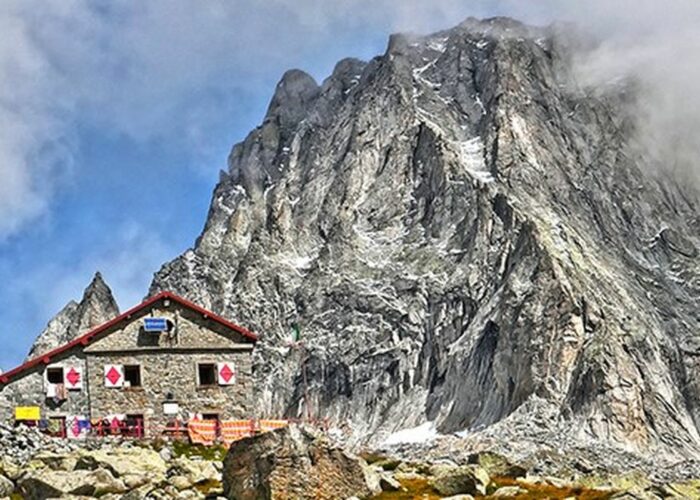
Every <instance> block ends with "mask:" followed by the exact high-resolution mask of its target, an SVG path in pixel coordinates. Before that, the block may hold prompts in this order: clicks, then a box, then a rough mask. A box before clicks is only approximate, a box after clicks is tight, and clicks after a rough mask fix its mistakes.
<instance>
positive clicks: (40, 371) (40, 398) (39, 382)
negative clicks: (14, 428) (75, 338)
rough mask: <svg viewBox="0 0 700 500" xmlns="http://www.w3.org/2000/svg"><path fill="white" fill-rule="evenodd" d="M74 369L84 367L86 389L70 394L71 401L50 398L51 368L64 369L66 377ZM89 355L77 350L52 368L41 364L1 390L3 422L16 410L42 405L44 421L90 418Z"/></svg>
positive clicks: (53, 363) (51, 364)
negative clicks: (47, 375) (48, 377)
mask: <svg viewBox="0 0 700 500" xmlns="http://www.w3.org/2000/svg"><path fill="white" fill-rule="evenodd" d="M71 366H75V367H81V368H82V372H83V377H84V380H83V387H82V389H81V390H70V391H66V396H67V398H66V399H65V400H63V401H56V400H54V399H48V398H47V397H46V386H45V379H44V376H45V375H44V374H45V371H46V370H47V369H48V368H53V367H62V368H63V369H64V374H65V373H67V371H68V370H69V368H70V367H71ZM86 368H87V364H86V361H85V355H84V354H83V353H82V352H81V350H80V349H79V348H77V347H76V349H75V350H73V351H72V352H70V353H66V355H65V357H63V358H60V359H53V360H51V363H50V364H49V365H43V364H42V365H39V366H37V367H35V368H33V369H32V370H30V371H27V372H26V373H24V374H22V376H21V377H20V378H18V379H16V380H13V381H12V382H10V383H9V384H7V385H6V386H4V387H1V388H0V419H1V420H2V421H4V422H7V421H8V420H12V419H13V418H14V412H15V407H18V406H38V407H39V408H41V416H42V418H49V417H68V416H77V415H80V416H87V415H89V396H88V394H89V392H88V391H89V387H88V384H89V382H88V377H87V371H86Z"/></svg>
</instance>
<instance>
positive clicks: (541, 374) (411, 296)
mask: <svg viewBox="0 0 700 500" xmlns="http://www.w3.org/2000/svg"><path fill="white" fill-rule="evenodd" d="M560 37H561V34H560V33H559V32H558V31H557V30H553V29H549V28H532V27H527V26H525V25H522V24H519V23H516V22H513V21H509V20H504V19H495V20H486V21H477V20H473V19H470V20H467V21H465V23H463V24H461V25H460V26H458V27H456V28H454V29H452V30H446V31H442V32H439V33H436V34H434V35H429V36H426V37H416V36H412V35H410V36H409V35H402V36H393V37H392V38H391V40H390V42H389V45H388V48H387V51H386V52H385V54H383V55H381V56H378V57H376V58H374V59H373V60H371V61H369V62H367V63H364V62H361V61H356V60H346V61H343V62H342V63H340V64H339V65H338V66H337V67H336V70H335V71H334V72H333V74H332V75H331V76H330V77H329V78H328V79H326V81H324V82H323V83H322V84H321V85H320V87H319V86H317V85H316V83H315V82H313V79H311V78H310V77H308V76H305V75H303V74H301V73H299V72H296V71H295V72H292V73H288V74H286V75H285V77H284V78H283V79H282V81H281V82H280V85H278V87H277V90H276V92H275V96H274V98H273V102H272V103H271V105H270V110H269V111H268V114H267V116H266V118H265V120H264V121H263V123H262V124H261V125H260V126H259V127H258V128H256V129H255V130H253V131H252V132H251V133H250V134H249V136H248V137H247V138H246V139H245V140H244V141H243V142H241V143H239V144H237V145H236V146H234V148H233V151H232V153H231V155H230V157H229V171H228V174H227V175H225V176H224V178H223V179H222V181H221V182H220V183H219V185H218V186H217V187H216V189H215V190H214V195H213V200H212V204H211V208H210V212H209V216H208V218H207V223H206V226H205V229H204V231H203V233H202V235H201V236H200V238H199V239H198V241H197V244H196V246H195V248H194V249H192V250H190V251H188V252H186V253H185V254H184V255H183V256H182V257H180V258H178V259H176V260H174V261H173V262H170V263H168V264H166V265H165V266H164V267H163V268H162V269H161V270H160V271H159V272H158V273H157V275H156V277H155V279H154V282H153V285H152V287H151V292H156V291H159V290H164V289H169V290H173V291H175V292H176V293H179V294H182V295H184V296H186V297H188V298H190V299H192V300H194V301H196V302H198V303H201V304H203V305H204V306H205V307H208V308H212V309H213V310H215V311H218V312H220V313H222V314H224V315H225V316H227V317H230V318H232V319H235V320H238V321H241V322H243V323H245V324H247V325H249V326H250V327H251V328H252V329H254V330H255V331H258V332H261V333H262V334H263V335H264V341H263V342H262V343H261V347H260V348H259V349H258V369H257V371H256V373H257V374H258V375H257V376H258V379H259V380H258V384H257V385H256V387H257V388H258V389H259V391H260V392H259V395H258V400H259V406H260V410H261V412H263V413H267V414H270V415H279V414H281V413H287V414H291V415H301V414H302V413H303V412H306V411H307V410H309V409H310V410H311V411H312V412H313V413H314V414H316V415H318V416H324V417H329V418H331V419H333V420H335V421H338V422H346V423H348V425H349V428H350V429H352V432H353V434H354V436H355V437H356V438H357V439H361V440H362V439H374V440H381V439H382V437H383V436H385V435H386V434H387V433H389V432H393V431H395V430H397V429H399V428H405V427H411V426H413V425H418V424H421V423H423V422H425V421H431V422H433V424H434V425H435V426H436V427H437V429H438V430H439V431H441V432H454V431H463V430H464V431H467V432H472V433H474V432H478V431H479V432H480V430H482V429H485V428H486V429H488V428H489V426H492V425H494V424H497V423H500V422H508V421H509V419H521V420H519V421H527V419H528V418H529V417H532V416H533V414H532V413H531V412H530V410H529V409H530V408H535V407H537V408H539V407H541V406H542V404H540V403H541V402H544V403H543V404H544V406H545V407H546V408H547V411H546V412H545V413H546V414H547V415H548V417H547V418H549V419H550V420H548V423H547V429H549V430H551V434H550V435H549V437H546V438H542V439H544V440H545V441H546V440H547V439H549V440H550V441H551V442H559V441H560V439H561V436H560V435H555V434H554V432H555V429H558V427H557V426H556V425H555V424H557V423H558V422H563V424H562V425H563V426H564V427H565V428H567V429H574V431H569V432H568V434H567V436H568V437H567V439H568V438H569V437H570V439H571V440H572V442H574V443H579V444H580V443H584V444H585V443H588V442H592V441H599V442H605V443H611V444H614V445H615V446H624V447H627V448H629V449H649V448H656V449H664V450H666V449H669V448H673V449H675V450H676V451H679V452H681V453H684V452H687V453H692V452H693V450H697V446H698V443H699V442H700V440H699V439H698V432H697V428H698V427H697V425H698V423H700V408H699V407H698V402H699V401H700V399H699V398H700V389H699V388H698V387H700V386H698V378H697V377H698V375H696V373H697V366H696V365H697V361H696V359H700V358H697V357H696V356H695V354H694V353H695V352H697V345H699V344H698V343H697V341H696V340H695V335H696V333H695V332H696V331H697V304H698V303H699V299H700V295H699V294H700V292H699V290H700V287H698V286H697V283H698V276H699V273H698V264H697V259H695V258H694V257H689V255H694V252H696V251H697V248H698V244H699V243H698V239H697V235H698V234H700V230H699V229H700V227H698V218H697V213H698V202H697V200H698V196H697V193H696V192H693V191H692V188H690V187H688V186H680V185H679V184H678V183H677V182H675V181H674V180H673V179H664V180H661V179H659V178H658V177H655V176H651V175H649V174H647V172H649V171H653V170H654V169H653V165H650V164H649V163H650V161H651V160H649V159H647V158H645V157H644V156H642V155H640V154H639V152H638V151H639V150H638V148H635V147H633V146H634V141H635V137H634V134H633V131H634V127H633V124H631V123H630V121H629V116H630V113H629V106H632V105H634V103H633V100H631V99H630V98H629V96H627V97H625V98H621V96H619V95H618V94H616V93H615V92H616V91H617V90H616V89H595V90H596V91H595V92H593V91H590V92H589V91H587V90H586V89H581V88H578V87H576V86H575V85H573V84H572V81H571V75H570V73H569V71H570V67H569V66H568V61H569V60H570V54H569V53H568V52H567V50H569V49H568V47H569V46H570V44H567V43H566V40H563V39H561V38H560ZM642 167H644V168H642ZM663 228H666V229H664V231H666V232H665V233H663V231H662V229H663ZM660 231H662V232H661V233H660ZM662 233H663V234H666V235H667V237H664V236H661V234H662ZM672 240H673V241H675V242H676V243H674V244H673V245H670V244H668V243H667V242H668V241H672ZM679 248H685V249H690V252H688V251H687V250H684V251H682V252H679V251H678V249H679ZM292 323H298V324H300V325H302V332H303V336H304V338H305V339H306V343H307V349H308V356H301V354H300V353H299V352H297V351H295V350H290V349H288V348H287V347H286V343H285V340H286V338H287V336H288V334H289V330H290V325H291V324H292ZM302 367H304V368H305V370H306V379H307V381H308V387H303V379H304V377H302V375H301V374H302ZM305 394H308V395H309V398H310V401H307V400H305V396H304V395H305ZM535 401H536V402H538V403H537V404H534V402H535ZM532 411H535V410H532ZM551 419H554V420H553V421H552V420H551ZM531 420H532V421H533V422H535V421H539V420H538V419H531ZM533 425H534V424H533ZM514 428H520V427H518V426H514ZM523 428H526V426H524V427H523ZM547 429H546V430H547ZM523 434H527V433H526V432H524V431H523ZM523 437H527V436H523Z"/></svg>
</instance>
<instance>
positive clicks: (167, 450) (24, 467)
mask: <svg viewBox="0 0 700 500" xmlns="http://www.w3.org/2000/svg"><path fill="white" fill-rule="evenodd" d="M223 455H224V450H222V449H218V448H197V447H192V446H189V445H183V444H177V443H176V444H168V445H166V444H164V443H155V442H154V443H148V444H147V445H146V444H137V443H133V442H130V441H118V440H115V441H104V440H100V441H84V442H82V441H81V442H76V441H73V442H71V441H66V440H62V439H52V438H48V437H45V436H43V435H42V434H39V433H38V432H36V431H34V430H31V429H27V428H18V429H11V428H8V427H6V426H0V457H1V458H0V499H4V498H12V499H13V500H14V499H32V500H43V499H46V498H102V499H109V500H114V499H123V500H136V499H143V498H152V499H165V498H207V497H213V498H216V496H217V495H218V494H220V493H222V492H223V487H222V482H221V469H222V462H221V459H222V458H223Z"/></svg>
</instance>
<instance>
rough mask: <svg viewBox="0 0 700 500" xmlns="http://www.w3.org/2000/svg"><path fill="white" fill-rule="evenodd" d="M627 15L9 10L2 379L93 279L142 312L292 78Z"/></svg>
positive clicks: (4, 61) (250, 7)
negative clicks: (453, 37)
mask: <svg viewBox="0 0 700 500" xmlns="http://www.w3.org/2000/svg"><path fill="white" fill-rule="evenodd" d="M576 3H578V4H579V5H580V7H574V5H575V4H576ZM613 4H614V5H616V6H617V7H622V8H621V9H620V8H618V9H617V10H611V7H610V5H613ZM633 4H634V6H635V9H634V10H633V11H630V9H629V7H630V5H631V4H630V2H629V1H626V0H625V1H623V0H620V1H617V2H616V1H614V0H610V1H607V0H605V1H604V0H599V1H597V2H585V5H584V2H580V3H579V2H565V1H563V0H562V1H557V0H542V1H537V0H532V1H530V2H526V1H521V0H475V1H458V0H434V1H431V2H426V1H418V0H395V1H394V0H372V1H369V0H341V1H336V2H331V1H329V0H294V1H293V0H268V1H266V2H259V1H253V0H230V1H222V0H209V1H207V2H202V1H199V0H173V1H166V0H151V1H149V2H138V1H135V0H134V1H126V0H115V1H111V2H106V1H105V2H99V1H92V0H3V1H2V2H0V341H1V342H2V348H0V368H2V369H9V368H11V367H12V366H14V365H15V364H17V363H18V362H20V361H21V360H22V359H23V357H24V356H25V354H26V352H27V350H28V349H29V346H30V344H31V342H32V340H33V338H34V337H35V336H36V335H37V334H38V333H39V331H40V330H41V329H42V328H43V327H44V326H45V324H46V322H47V321H48V320H49V319H50V318H51V317H52V316H53V315H54V314H55V313H56V312H57V311H58V310H59V309H60V308H61V307H62V306H63V305H64V304H65V303H66V302H67V301H68V300H70V299H79V298H80V296H81V294H82V291H83V289H84V287H85V286H86V285H87V284H88V282H89V281H90V279H91V277H92V275H93V274H94V272H95V271H97V270H99V271H101V272H102V273H103V275H104V276H105V279H106V281H107V282H108V284H109V285H110V286H111V287H112V289H113V291H114V293H115V295H116V297H117V300H118V302H119V304H120V307H121V308H122V309H126V308H128V307H130V306H132V305H134V304H135V303H137V302H139V301H140V300H141V299H142V298H143V297H144V295H145V294H146V292H147V288H148V285H149V283H150V281H151V277H152V274H153V272H155V271H156V270H157V269H158V268H159V267H160V265H161V264H163V263H164V262H166V261H167V260H169V259H172V258H173V257H175V256H177V255H178V254H180V253H182V252H183V251H184V250H185V249H187V248H189V247H190V246H191V245H192V244H193V242H194V240H195V238H196V237H197V236H198V234H199V232H200V230H201V228H202V226H203V223H204V220H205V217H206V212H207V208H208V204H209V198H210V194H211V191H212V189H213V187H214V185H215V183H216V181H217V178H218V172H219V170H220V169H225V168H226V157H227V155H228V153H229V151H230V149H231V146H232V145H233V144H234V143H235V142H237V141H240V140H241V139H242V138H243V137H244V136H245V135H246V134H247V132H248V131H250V130H251V129H252V128H253V127H255V126H256V125H257V124H258V123H259V122H260V120H261V118H262V117H263V115H264V112H265V109H266V107H267V104H268V101H269V99H270V97H271V95H272V92H273V90H274V87H275V84H276V83H277V81H278V79H279V77H280V76H281V75H282V73H283V72H284V71H285V70H287V69H290V68H301V69H303V70H305V71H307V72H309V73H311V74H312V75H313V76H314V77H315V78H316V79H317V80H319V81H320V80H322V79H323V78H324V77H326V76H327V75H328V74H330V72H331V71H332V68H333V66H334V65H335V63H336V62H337V61H338V60H339V59H341V58H343V57H347V56H354V57H359V58H363V59H369V58H371V57H373V56H375V55H377V54H381V53H382V52H383V51H384V49H385V46H386V42H387V38H388V35H389V34H390V33H391V32H395V31H414V32H420V33H426V32H430V31H434V30H437V29H441V28H447V27H451V26H453V25H455V24H457V23H459V22H460V21H462V20H463V19H465V18H466V17H468V16H476V17H485V16H491V15H500V14H508V15H513V16H515V17H519V18H521V19H524V20H526V21H529V22H546V21H548V20H551V19H553V18H561V17H564V18H573V19H584V20H586V21H585V22H588V23H589V24H594V25H595V26H596V27H599V26H601V25H606V26H607V25H610V26H613V27H615V28H616V29H617V30H618V31H619V28H620V27H621V26H623V25H624V24H625V22H627V21H628V20H629V18H630V13H631V14H632V15H639V16H642V15H645V14H644V13H645V12H646V11H645V8H646V7H648V6H652V5H655V2H653V1H652V0H648V1H647V0H644V1H641V2H639V1H636V2H634V3H633ZM679 4H687V5H694V4H693V3H692V2H686V1H685V0H679ZM645 6H646V7H645ZM693 8H694V7H693ZM650 9H651V7H649V9H647V11H649V13H651V12H652V10H654V9H655V7H654V9H651V10H650ZM582 11H584V12H585V16H584V15H582ZM695 11H697V9H695V10H694V12H695ZM592 12H596V14H595V15H593V14H592ZM640 13H641V14H640ZM647 17H649V19H653V22H654V23H656V16H651V15H650V16H647ZM679 17H682V18H684V19H687V18H688V16H687V12H683V11H681V12H680V14H679ZM619 19H623V20H624V22H622V23H620V22H617V21H615V20H619ZM697 19H698V18H697V17H693V18H692V20H693V24H692V27H693V30H694V26H695V25H696V24H695V21H696V20H697ZM616 22H617V24H616ZM637 24H639V23H637ZM693 32H694V31H693ZM694 81H697V79H695V80H694Z"/></svg>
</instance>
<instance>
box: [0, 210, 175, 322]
mask: <svg viewBox="0 0 700 500" xmlns="http://www.w3.org/2000/svg"><path fill="white" fill-rule="evenodd" d="M177 251H178V249H175V248H172V247H171V246H170V245H168V244H167V243H166V242H165V241H163V240H162V239H161V238H160V237H159V236H158V235H157V234H155V233H154V232H152V231H149V230H148V229H147V228H145V227H143V226H141V225H139V224H137V223H133V222H132V223H126V224H124V225H121V226H119V227H117V228H114V229H113V230H112V231H111V232H110V238H109V240H108V241H103V242H98V244H97V245H96V246H95V247H94V249H87V251H84V254H83V255H81V258H80V259H76V260H75V262H72V263H65V262H63V261H61V262H55V263H54V262H43V263H42V264H40V265H37V266H36V267H35V268H34V269H33V270H32V272H31V273H30V274H28V275H22V276H14V277H12V278H11V279H10V281H9V282H7V283H5V286H6V288H7V289H11V290H14V294H15V295H17V296H23V297H26V298H28V299H29V300H32V301H33V302H34V304H33V306H32V309H33V310H34V311H35V313H36V316H37V317H39V318H51V317H53V316H54V315H55V314H56V313H57V312H58V311H59V310H60V309H61V308H62V307H63V306H64V305H65V304H66V303H67V302H68V301H69V300H71V299H73V300H76V301H79V300H80V298H81V297H82V294H83V290H84V289H85V287H86V286H87V285H88V284H89V283H90V280H91V279H92V277H93V275H94V274H95V271H100V272H101V273H102V275H103V277H104V279H105V282H106V283H107V284H108V285H109V286H110V288H111V289H112V292H113V293H114V295H115V298H116V299H117V302H118V303H119V306H120V308H122V309H127V308H129V307H132V306H134V305H136V304H138V303H139V302H141V300H142V299H143V298H144V295H145V294H146V292H147V290H148V285H149V284H150V281H151V279H152V276H153V271H154V270H155V269H158V268H159V267H160V266H161V264H162V263H163V262H165V261H166V260H168V259H172V258H173V257H174V256H175V255H176V254H177ZM37 333H38V332H37Z"/></svg>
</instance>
